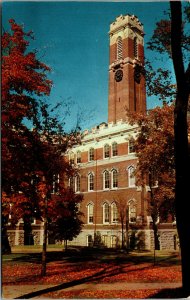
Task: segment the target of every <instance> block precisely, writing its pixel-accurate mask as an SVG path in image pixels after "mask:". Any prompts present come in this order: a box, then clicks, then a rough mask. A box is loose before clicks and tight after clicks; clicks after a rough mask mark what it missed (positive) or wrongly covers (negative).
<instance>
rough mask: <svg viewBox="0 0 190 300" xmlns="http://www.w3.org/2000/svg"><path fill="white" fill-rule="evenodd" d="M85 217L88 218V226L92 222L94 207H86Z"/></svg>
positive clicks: (90, 204)
mask: <svg viewBox="0 0 190 300" xmlns="http://www.w3.org/2000/svg"><path fill="white" fill-rule="evenodd" d="M87 210H88V211H87V216H88V224H92V223H93V222H94V205H93V204H92V203H89V204H88V206H87Z"/></svg>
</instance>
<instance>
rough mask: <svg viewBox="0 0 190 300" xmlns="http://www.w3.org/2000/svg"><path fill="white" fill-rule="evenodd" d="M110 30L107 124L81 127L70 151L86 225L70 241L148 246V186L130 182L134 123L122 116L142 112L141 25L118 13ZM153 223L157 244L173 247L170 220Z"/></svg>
mask: <svg viewBox="0 0 190 300" xmlns="http://www.w3.org/2000/svg"><path fill="white" fill-rule="evenodd" d="M109 35H110V61H109V95H108V123H106V122H103V123H101V124H100V125H99V126H96V127H95V128H92V129H91V130H86V131H85V132H84V136H83V139H82V143H81V144H80V145H77V146H75V147H73V149H72V150H71V151H70V152H69V159H70V161H71V163H74V164H75V165H77V166H78V174H77V175H76V176H75V177H74V178H72V179H70V185H71V186H72V187H73V189H74V190H75V191H76V192H82V193H83V194H84V201H83V202H82V204H81V210H82V212H83V213H84V223H85V225H84V228H83V230H82V233H81V234H80V235H79V236H78V237H77V238H76V239H75V241H74V242H75V243H76V244H78V245H87V246H89V245H91V244H92V243H94V242H95V243H96V240H98V242H99V243H100V244H102V245H104V246H107V247H115V246H121V244H122V242H124V243H125V242H126V238H127V240H128V244H129V245H130V244H131V245H132V243H133V244H134V245H133V246H135V247H139V248H140V247H141V248H146V249H150V248H153V247H154V241H153V231H152V223H151V217H150V216H149V215H148V203H147V196H148V193H149V187H148V186H147V188H145V189H142V188H141V187H137V186H136V185H135V177H134V175H133V171H134V169H135V166H136V163H137V158H136V156H135V153H134V147H133V141H134V139H135V135H136V132H137V127H136V126H135V125H134V126H130V125H129V124H128V122H127V120H126V111H127V110H129V111H133V112H134V111H135V112H144V113H146V90H145V78H144V75H143V74H144V72H143V64H144V38H143V37H144V31H143V26H142V24H141V23H140V21H139V20H138V18H137V17H136V16H134V15H133V16H131V15H126V16H122V15H121V16H119V17H117V18H116V20H115V21H114V22H113V23H112V24H111V25H110V32H109ZM122 220H123V221H122ZM126 223H127V224H128V225H127V229H126ZM158 227H159V235H160V248H161V249H166V248H171V249H172V248H176V229H175V224H168V223H166V224H159V225H158ZM126 231H127V233H128V234H127V233H126ZM127 236H128V237H127ZM72 243H73V242H72Z"/></svg>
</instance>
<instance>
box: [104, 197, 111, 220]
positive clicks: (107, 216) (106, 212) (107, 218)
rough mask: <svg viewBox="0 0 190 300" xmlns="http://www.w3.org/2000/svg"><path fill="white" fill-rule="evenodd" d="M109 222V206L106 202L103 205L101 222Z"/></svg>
mask: <svg viewBox="0 0 190 300" xmlns="http://www.w3.org/2000/svg"><path fill="white" fill-rule="evenodd" d="M109 222H110V207H109V204H108V203H107V202H105V203H104V205H103V223H104V224H105V223H109Z"/></svg>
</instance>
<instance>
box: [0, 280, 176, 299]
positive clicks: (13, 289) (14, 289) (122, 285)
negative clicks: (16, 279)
mask: <svg viewBox="0 0 190 300" xmlns="http://www.w3.org/2000/svg"><path fill="white" fill-rule="evenodd" d="M59 286H60V285H57V287H58V289H59ZM178 287H181V282H168V283H166V282H160V283H158V282H153V283H151V282H145V283H142V282H140V283H133V282H128V283H127V282H115V283H104V284H95V283H84V284H80V285H75V286H72V287H68V288H63V290H64V291H74V290H90V291H98V290H100V291H109V290H110V291H111V290H143V289H146V290H147V289H150V290H151V289H152V290H154V289H169V288H178ZM51 288H53V289H54V290H56V285H7V286H2V299H14V298H17V299H18V298H20V297H22V299H24V296H26V299H32V298H34V299H37V298H39V297H41V298H46V293H47V292H48V291H50V290H51ZM40 291H41V292H40ZM35 292H39V293H38V294H39V295H38V296H36V297H35ZM32 293H34V295H32ZM30 294H31V297H30Z"/></svg>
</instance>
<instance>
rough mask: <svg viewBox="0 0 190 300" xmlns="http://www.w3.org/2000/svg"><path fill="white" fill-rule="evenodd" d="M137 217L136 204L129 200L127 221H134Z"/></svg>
mask: <svg viewBox="0 0 190 300" xmlns="http://www.w3.org/2000/svg"><path fill="white" fill-rule="evenodd" d="M136 219H137V209H136V204H135V202H134V201H133V200H130V201H129V222H130V223H134V222H136Z"/></svg>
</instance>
